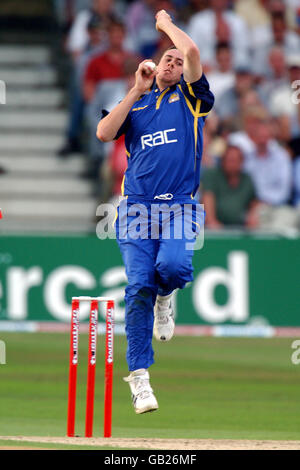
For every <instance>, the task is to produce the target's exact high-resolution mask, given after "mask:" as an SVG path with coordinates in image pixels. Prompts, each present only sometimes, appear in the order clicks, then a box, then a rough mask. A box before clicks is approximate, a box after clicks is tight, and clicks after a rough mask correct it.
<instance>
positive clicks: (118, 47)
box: [83, 20, 132, 102]
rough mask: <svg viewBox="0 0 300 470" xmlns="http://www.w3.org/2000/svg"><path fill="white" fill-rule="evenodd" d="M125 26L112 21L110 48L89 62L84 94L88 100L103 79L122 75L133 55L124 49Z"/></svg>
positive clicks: (110, 26)
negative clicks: (125, 65)
mask: <svg viewBox="0 0 300 470" xmlns="http://www.w3.org/2000/svg"><path fill="white" fill-rule="evenodd" d="M125 34H126V30H125V26H124V24H123V23H121V22H119V21H116V20H114V21H112V22H111V23H110V25H109V27H108V48H107V50H106V51H105V52H104V53H103V54H100V55H97V56H95V57H93V58H92V60H91V61H90V62H89V64H88V66H87V68H86V72H85V76H84V81H83V95H84V99H85V100H86V102H90V101H91V100H92V98H93V96H94V93H95V90H96V87H97V85H98V84H99V83H100V82H101V81H102V80H107V79H110V80H115V79H119V78H121V77H122V74H123V68H124V62H125V60H126V59H127V58H128V57H130V56H132V54H131V53H129V52H128V51H126V50H125V49H124V40H125Z"/></svg>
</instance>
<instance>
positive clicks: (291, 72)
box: [270, 50, 300, 155]
mask: <svg viewBox="0 0 300 470" xmlns="http://www.w3.org/2000/svg"><path fill="white" fill-rule="evenodd" d="M299 51H300V50H299ZM287 64H288V78H289V82H287V83H284V84H283V85H282V86H281V87H279V88H278V89H277V90H276V91H274V93H273V94H272V96H271V99H270V112H271V114H272V116H274V117H276V118H278V119H279V121H280V122H281V125H282V126H284V123H286V126H287V133H286V137H287V139H288V140H289V139H296V138H298V137H300V105H299V104H300V103H299V101H300V96H299V84H300V54H299V53H298V54H297V55H292V56H289V57H288V58H287ZM297 89H298V91H297ZM296 154H297V155H298V154H300V149H299V152H296Z"/></svg>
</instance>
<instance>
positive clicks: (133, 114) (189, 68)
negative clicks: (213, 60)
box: [97, 10, 214, 414]
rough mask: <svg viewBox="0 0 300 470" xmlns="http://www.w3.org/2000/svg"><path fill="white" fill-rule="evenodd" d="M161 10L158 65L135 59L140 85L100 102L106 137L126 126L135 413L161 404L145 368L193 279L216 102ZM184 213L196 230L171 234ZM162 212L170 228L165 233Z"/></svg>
mask: <svg viewBox="0 0 300 470" xmlns="http://www.w3.org/2000/svg"><path fill="white" fill-rule="evenodd" d="M155 18H156V29H157V30H158V31H160V32H163V33H165V34H166V35H167V36H168V37H169V38H170V40H171V41H172V43H173V45H174V47H172V48H170V49H168V50H166V51H165V53H164V54H163V56H162V58H161V60H160V61H159V63H158V64H157V66H155V64H153V63H152V62H151V61H150V60H149V59H148V60H144V61H143V62H141V63H140V64H139V67H138V69H137V71H136V73H135V84H134V86H133V87H132V88H131V89H130V91H129V92H128V94H127V95H126V97H125V98H124V99H123V100H122V101H121V102H120V103H119V104H118V105H117V106H116V107H115V108H114V109H113V110H112V111H111V112H110V113H107V112H104V117H103V118H102V119H101V120H100V122H99V124H98V127H97V137H98V138H99V139H100V140H101V141H104V142H108V141H112V140H114V139H118V138H119V137H120V136H121V135H123V134H125V145H126V153H127V159H128V167H127V170H126V172H125V175H124V179H123V184H122V194H123V196H124V198H123V199H122V201H121V202H120V204H119V207H118V216H117V219H116V223H115V229H116V234H117V241H118V244H119V247H120V250H121V253H122V257H123V261H124V264H125V269H126V274H127V278H128V285H127V287H126V290H125V329H126V337H127V345H128V347H127V355H126V359H127V363H128V369H129V376H128V377H126V378H125V379H124V380H125V381H126V382H128V383H129V386H130V390H131V394H132V399H133V406H134V409H135V412H136V413H138V414H140V413H145V412H149V411H154V410H156V409H157V408H158V403H157V400H156V397H155V395H154V393H153V389H152V388H151V385H150V381H149V371H148V369H149V367H150V366H151V365H152V364H153V363H154V352H153V347H152V337H153V335H154V337H155V338H156V339H157V340H159V341H169V340H170V339H171V338H172V336H173V333H174V327H175V325H174V314H173V310H172V302H171V297H172V293H173V292H174V291H175V290H176V289H182V288H184V287H185V285H186V283H188V282H191V281H192V280H193V266H192V257H193V252H194V251H193V249H188V248H187V241H188V240H191V238H192V237H194V240H195V237H196V235H197V230H199V223H200V222H199V220H197V216H195V214H197V213H198V211H197V210H196V209H197V207H199V206H200V205H199V203H198V201H197V200H196V199H194V196H195V194H196V192H197V189H198V186H199V181H200V163H201V156H202V145H203V137H202V129H203V126H204V123H205V119H206V116H207V115H208V113H209V111H210V110H211V108H212V106H213V103H214V96H213V94H212V93H211V91H210V89H209V84H208V82H207V80H206V77H205V75H204V74H203V72H202V66H201V61H200V53H199V50H198V48H197V46H196V44H195V43H194V42H193V41H192V39H191V38H190V37H189V36H188V35H187V34H186V33H185V32H184V31H182V30H181V29H179V28H178V27H177V26H176V25H175V24H174V23H173V22H172V19H171V17H170V16H169V14H168V13H167V12H166V11H165V10H161V11H159V12H158V13H157V14H156V16H155ZM149 62H150V63H149ZM137 207H138V208H139V210H138V211H137V209H136V208H137ZM186 207H188V208H189V209H188V211H184V209H185V208H186ZM170 208H172V214H171V216H170V212H171V211H170V210H168V209H170ZM181 209H182V210H181ZM154 213H155V215H156V217H153V214H154ZM157 214H158V215H157ZM183 214H184V215H183ZM137 215H138V220H139V225H140V236H136V231H134V235H132V236H131V234H130V230H128V228H129V227H131V228H132V227H133V226H134V227H135V225H134V221H135V219H136V217H137ZM195 217H196V218H195ZM184 218H185V220H186V218H187V219H190V220H189V221H190V222H192V223H191V227H193V232H194V233H193V234H192V236H191V237H190V236H189V234H186V233H185V231H183V232H182V236H181V237H178V236H175V235H174V232H176V229H177V228H178V225H180V224H181V223H183V219H184ZM166 221H167V222H168V223H169V227H168V228H169V231H168V234H169V235H168V236H163V235H164V233H163V228H164V222H166ZM202 224H203V222H202Z"/></svg>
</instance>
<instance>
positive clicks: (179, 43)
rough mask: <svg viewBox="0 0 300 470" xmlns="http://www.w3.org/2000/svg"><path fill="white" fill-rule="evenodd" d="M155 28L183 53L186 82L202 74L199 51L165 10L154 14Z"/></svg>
mask: <svg viewBox="0 0 300 470" xmlns="http://www.w3.org/2000/svg"><path fill="white" fill-rule="evenodd" d="M155 19H156V29H157V31H161V32H163V33H165V34H166V35H167V36H169V38H170V39H171V41H172V42H173V44H174V46H175V47H176V49H178V50H179V51H180V52H182V54H183V76H184V79H185V81H186V82H189V83H193V82H196V81H198V80H199V79H200V78H201V76H202V65H201V60H200V52H199V49H198V47H197V45H196V44H195V43H194V41H193V40H192V39H191V38H190V37H189V36H188V35H187V34H186V33H185V32H184V31H182V30H181V29H180V28H178V27H177V26H176V25H175V24H174V23H173V22H172V19H171V17H170V15H169V14H168V13H167V12H166V11H165V10H160V11H159V12H158V13H157V14H156V16H155Z"/></svg>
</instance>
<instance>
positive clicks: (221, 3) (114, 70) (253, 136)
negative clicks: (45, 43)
mask: <svg viewBox="0 0 300 470" xmlns="http://www.w3.org/2000/svg"><path fill="white" fill-rule="evenodd" d="M54 1H55V0H54ZM55 5H56V12H57V17H58V19H59V23H60V25H61V30H62V37H63V47H64V48H65V51H66V52H67V54H68V55H69V57H70V61H71V64H72V73H71V77H70V107H69V111H70V119H69V126H68V129H67V130H66V142H65V145H64V147H63V148H62V149H61V150H60V152H59V154H60V156H61V157H67V156H68V155H69V154H70V153H72V152H76V151H82V150H83V151H84V152H86V154H87V162H88V171H87V174H86V176H89V177H91V178H93V179H94V181H95V187H96V188H97V190H98V194H99V197H101V199H102V200H108V199H110V198H113V197H117V196H118V195H119V194H120V193H121V181H122V178H123V174H124V171H125V169H126V164H127V161H126V152H125V146H124V139H122V138H121V139H119V140H118V141H116V142H113V143H105V144H104V143H101V142H100V141H98V140H97V139H96V136H95V134H96V126H97V123H98V121H99V119H100V117H101V110H102V109H106V110H108V111H110V110H111V109H112V108H113V107H114V106H115V105H116V104H117V103H118V102H119V101H120V100H121V99H122V98H123V96H124V95H125V94H126V91H127V90H128V89H129V88H130V86H132V84H133V83H134V73H135V70H136V69H137V65H138V63H139V62H140V61H141V60H144V59H145V58H152V59H153V60H154V61H156V62H157V61H158V60H159V57H160V55H161V53H162V51H164V50H165V49H166V48H167V47H168V46H170V45H171V44H170V41H169V39H168V38H167V37H166V36H165V35H163V34H160V33H158V32H157V31H156V29H155V13H156V11H158V10H160V9H165V10H167V11H168V13H169V14H170V15H171V16H172V18H173V19H174V21H175V23H176V24H178V26H179V27H181V28H182V29H184V30H185V31H186V32H187V33H188V34H189V35H190V36H191V37H192V39H193V40H194V41H195V42H196V44H197V45H198V47H199V50H200V54H201V61H202V64H203V69H204V73H205V74H206V76H207V78H208V81H209V83H210V86H211V89H212V91H213V93H214V95H215V106H214V108H213V110H212V111H211V113H210V115H209V116H208V117H207V119H206V125H205V127H204V137H203V138H204V151H203V159H202V169H201V186H200V189H199V193H198V194H197V197H198V198H199V200H200V202H203V203H204V205H205V210H206V225H207V227H209V228H211V229H219V228H220V227H236V226H238V227H241V226H242V227H245V228H249V229H254V228H266V229H278V228H279V229H281V230H284V229H288V230H289V229H292V230H293V229H294V230H300V7H299V1H298V0H284V1H283V0H133V1H125V0H59V1H58V0H56V1H55ZM83 130H84V131H85V138H83Z"/></svg>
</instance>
